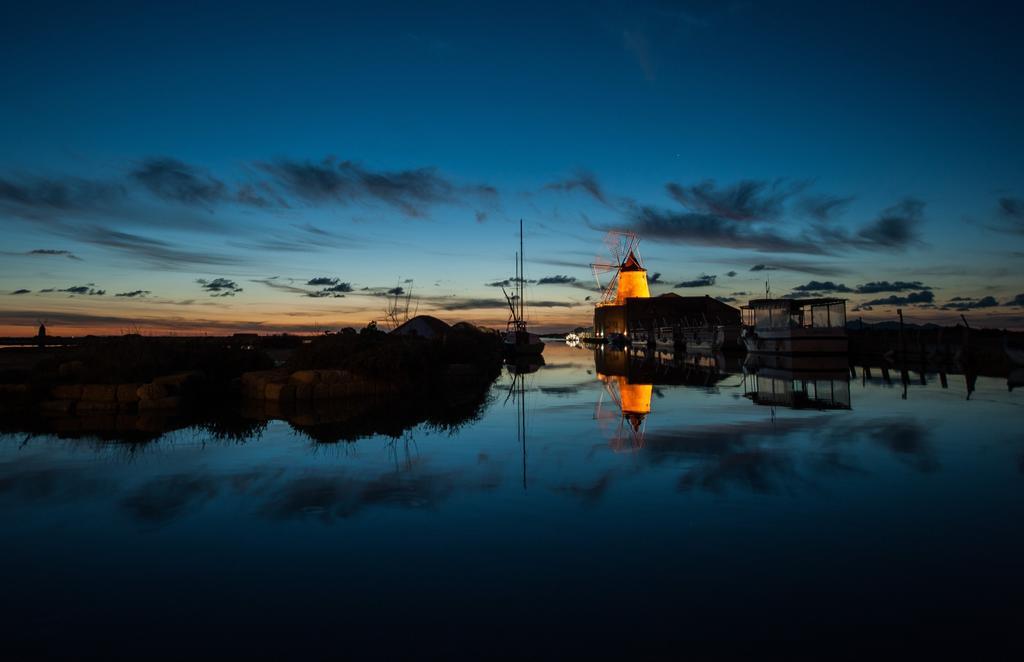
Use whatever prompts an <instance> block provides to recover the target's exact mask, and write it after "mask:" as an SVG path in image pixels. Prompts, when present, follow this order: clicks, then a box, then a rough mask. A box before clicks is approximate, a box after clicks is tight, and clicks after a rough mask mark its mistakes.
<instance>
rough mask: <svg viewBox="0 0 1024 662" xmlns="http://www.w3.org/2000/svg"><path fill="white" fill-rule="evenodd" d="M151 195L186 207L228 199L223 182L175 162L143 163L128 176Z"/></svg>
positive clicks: (155, 159) (151, 161)
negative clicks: (186, 205)
mask: <svg viewBox="0 0 1024 662" xmlns="http://www.w3.org/2000/svg"><path fill="white" fill-rule="evenodd" d="M130 177H131V178H132V179H134V180H135V181H137V182H138V183H140V184H142V186H143V187H144V188H146V189H147V190H148V191H149V192H150V193H152V194H153V195H155V196H157V197H159V198H163V199H164V200H170V201H172V202H180V203H183V204H188V205H195V204H207V205H208V204H212V203H216V202H221V201H223V200H225V199H226V198H227V196H228V192H227V187H226V186H225V185H224V182H222V181H220V180H219V179H216V178H214V177H211V176H210V175H207V174H205V173H203V172H201V171H199V170H197V169H196V168H194V167H192V166H190V165H188V164H186V163H183V162H181V161H179V160H177V159H172V158H168V157H160V158H153V159H147V160H145V161H143V162H142V164H141V165H140V166H139V167H137V168H136V169H134V170H133V171H132V172H131V173H130Z"/></svg>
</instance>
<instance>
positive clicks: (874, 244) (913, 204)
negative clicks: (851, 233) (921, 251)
mask: <svg viewBox="0 0 1024 662" xmlns="http://www.w3.org/2000/svg"><path fill="white" fill-rule="evenodd" d="M923 216H924V203H923V202H921V201H920V200H916V199H914V198H906V199H905V200H903V201H902V202H900V203H898V204H896V205H894V206H892V207H889V208H888V209H886V210H884V211H883V212H882V213H881V214H880V215H879V217H878V219H877V220H875V221H874V222H872V223H871V224H869V225H868V226H867V227H864V228H862V229H861V230H860V231H859V232H858V233H857V236H856V238H854V239H852V240H850V242H851V243H852V244H853V245H855V246H859V247H862V248H884V249H904V248H906V247H907V246H909V245H911V244H915V243H919V242H920V239H919V237H918V226H919V225H920V224H921V221H922V218H923Z"/></svg>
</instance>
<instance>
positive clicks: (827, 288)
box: [793, 280, 853, 292]
mask: <svg viewBox="0 0 1024 662" xmlns="http://www.w3.org/2000/svg"><path fill="white" fill-rule="evenodd" d="M793 291H794V292H853V290H852V289H850V288H849V287H847V286H846V285H843V284H841V283H833V282H832V281H830V280H827V281H824V282H822V281H817V280H812V281H811V282H809V283H806V284H804V285H797V286H796V287H794V288H793Z"/></svg>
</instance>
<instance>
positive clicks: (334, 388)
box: [330, 384, 352, 400]
mask: <svg viewBox="0 0 1024 662" xmlns="http://www.w3.org/2000/svg"><path fill="white" fill-rule="evenodd" d="M330 388H331V400H343V399H345V398H347V397H348V396H349V395H350V394H351V392H352V388H351V385H350V384H331V385H330Z"/></svg>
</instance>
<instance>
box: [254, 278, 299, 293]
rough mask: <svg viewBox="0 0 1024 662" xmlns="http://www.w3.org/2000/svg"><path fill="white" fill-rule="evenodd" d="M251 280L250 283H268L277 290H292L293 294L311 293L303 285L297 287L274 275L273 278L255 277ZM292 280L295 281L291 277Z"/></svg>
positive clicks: (267, 284)
mask: <svg viewBox="0 0 1024 662" xmlns="http://www.w3.org/2000/svg"><path fill="white" fill-rule="evenodd" d="M249 282H250V283H259V284H261V285H266V286H267V287H270V288H273V289H275V290H281V291H283V292H291V293H292V294H303V295H306V294H309V290H307V289H304V288H301V287H296V286H294V285H289V284H288V283H282V282H279V281H278V280H277V276H274V277H272V278H254V279H252V280H250V281H249ZM291 282H294V281H292V280H291V279H289V283H291Z"/></svg>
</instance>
